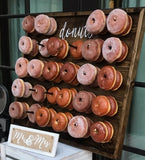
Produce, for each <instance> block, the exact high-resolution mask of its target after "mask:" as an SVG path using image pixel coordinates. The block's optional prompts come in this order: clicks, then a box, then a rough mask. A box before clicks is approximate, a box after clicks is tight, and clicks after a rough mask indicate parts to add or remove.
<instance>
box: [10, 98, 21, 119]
mask: <svg viewBox="0 0 145 160" xmlns="http://www.w3.org/2000/svg"><path fill="white" fill-rule="evenodd" d="M9 115H10V117H11V118H14V119H21V117H22V116H23V105H22V103H21V102H18V101H15V102H12V103H11V104H10V106H9Z"/></svg>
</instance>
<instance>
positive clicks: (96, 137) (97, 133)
mask: <svg viewBox="0 0 145 160" xmlns="http://www.w3.org/2000/svg"><path fill="white" fill-rule="evenodd" d="M90 136H91V138H92V140H93V141H95V142H97V143H102V142H104V141H105V139H106V138H107V137H108V129H107V126H106V125H105V124H104V123H103V122H101V121H97V122H95V123H93V124H92V125H91V127H90Z"/></svg>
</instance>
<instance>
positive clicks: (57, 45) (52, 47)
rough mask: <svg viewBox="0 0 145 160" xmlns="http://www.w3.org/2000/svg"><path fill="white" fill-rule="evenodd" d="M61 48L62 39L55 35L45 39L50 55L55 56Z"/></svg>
mask: <svg viewBox="0 0 145 160" xmlns="http://www.w3.org/2000/svg"><path fill="white" fill-rule="evenodd" d="M61 49H62V40H61V39H59V38H57V37H50V38H49V39H48V41H47V50H48V52H49V54H50V55H52V56H57V55H58V54H59V52H60V51H61Z"/></svg>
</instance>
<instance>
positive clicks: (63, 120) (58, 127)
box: [52, 112, 68, 132]
mask: <svg viewBox="0 0 145 160" xmlns="http://www.w3.org/2000/svg"><path fill="white" fill-rule="evenodd" d="M67 125H68V118H67V116H66V115H65V114H64V113H62V112H58V113H56V115H55V116H54V119H53V123H52V128H53V130H54V131H56V132H63V131H65V129H66V128H67Z"/></svg>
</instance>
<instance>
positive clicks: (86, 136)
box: [83, 117, 94, 138]
mask: <svg viewBox="0 0 145 160" xmlns="http://www.w3.org/2000/svg"><path fill="white" fill-rule="evenodd" d="M85 118H86V120H87V122H88V132H87V133H86V135H85V136H84V137H83V138H88V137H89V136H90V127H91V126H92V124H93V123H94V122H93V121H92V120H91V119H90V118H89V117H85Z"/></svg>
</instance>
